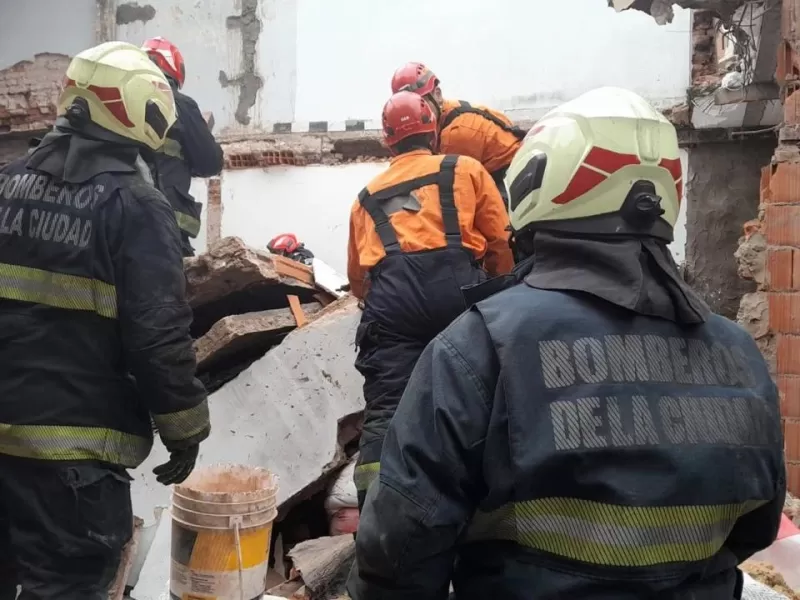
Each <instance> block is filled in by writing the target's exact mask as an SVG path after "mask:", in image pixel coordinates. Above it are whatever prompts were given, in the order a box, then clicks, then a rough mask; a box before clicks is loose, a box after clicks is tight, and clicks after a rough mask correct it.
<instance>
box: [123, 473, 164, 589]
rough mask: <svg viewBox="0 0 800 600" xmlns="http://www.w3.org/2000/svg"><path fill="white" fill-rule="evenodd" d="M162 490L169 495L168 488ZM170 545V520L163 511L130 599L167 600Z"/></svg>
mask: <svg viewBox="0 0 800 600" xmlns="http://www.w3.org/2000/svg"><path fill="white" fill-rule="evenodd" d="M162 487H163V486H162ZM164 489H165V490H167V493H168V494H169V488H166V487H164ZM167 504H169V502H167ZM151 510H152V509H151ZM139 514H144V513H139ZM148 514H152V513H151V512H150V513H148ZM171 544H172V518H171V516H170V514H169V512H168V511H164V512H163V514H162V515H161V520H160V521H159V522H158V529H157V530H156V535H155V538H154V539H153V543H152V545H151V546H150V552H148V554H147V558H146V559H145V561H144V565H143V566H142V571H141V573H140V574H139V580H138V582H137V583H136V586H135V587H134V588H133V594H132V597H133V598H135V600H168V599H169V597H170V593H169V569H170V563H171V562H172V559H171V554H170V547H171Z"/></svg>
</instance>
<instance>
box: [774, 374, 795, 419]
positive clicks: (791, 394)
mask: <svg viewBox="0 0 800 600" xmlns="http://www.w3.org/2000/svg"><path fill="white" fill-rule="evenodd" d="M776 381H777V383H778V390H779V391H780V394H781V415H783V416H784V417H788V418H790V419H800V376H797V375H779V376H778V377H777V379H776Z"/></svg>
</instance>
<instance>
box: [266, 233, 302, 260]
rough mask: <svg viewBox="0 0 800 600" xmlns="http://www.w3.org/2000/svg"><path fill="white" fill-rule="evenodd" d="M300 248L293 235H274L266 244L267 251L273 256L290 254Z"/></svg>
mask: <svg viewBox="0 0 800 600" xmlns="http://www.w3.org/2000/svg"><path fill="white" fill-rule="evenodd" d="M299 248H300V242H298V241H297V236H296V235H295V234H293V233H281V234H279V235H276V236H275V237H274V238H272V239H271V240H270V241H269V244H267V249H268V250H269V251H270V252H272V253H273V254H286V255H288V254H291V253H292V252H296V251H297V250H298V249H299Z"/></svg>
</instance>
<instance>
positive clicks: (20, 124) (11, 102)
mask: <svg viewBox="0 0 800 600" xmlns="http://www.w3.org/2000/svg"><path fill="white" fill-rule="evenodd" d="M69 60H70V59H69V57H68V56H65V55H63V54H50V53H44V54H37V55H36V56H35V57H34V59H33V60H25V61H22V62H19V63H17V64H15V65H13V66H11V67H8V68H6V69H3V70H1V71H0V140H1V139H2V134H7V133H21V132H27V131H41V130H43V129H47V128H48V127H50V125H51V124H52V122H53V119H54V118H55V114H56V103H57V101H58V95H59V93H60V90H61V83H62V81H63V79H64V73H65V72H66V70H67V66H68V65H69Z"/></svg>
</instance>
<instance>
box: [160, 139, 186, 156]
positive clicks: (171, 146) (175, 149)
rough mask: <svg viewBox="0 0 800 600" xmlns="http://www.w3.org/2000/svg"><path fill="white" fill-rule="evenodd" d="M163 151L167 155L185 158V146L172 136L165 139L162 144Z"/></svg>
mask: <svg viewBox="0 0 800 600" xmlns="http://www.w3.org/2000/svg"><path fill="white" fill-rule="evenodd" d="M161 152H162V153H163V154H166V155H167V156H171V157H173V158H180V159H181V160H183V147H182V146H181V144H180V142H179V141H177V140H173V139H172V138H167V139H166V140H165V141H164V145H163V146H161Z"/></svg>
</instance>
